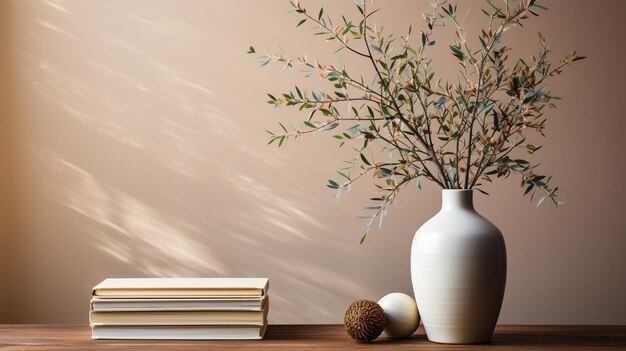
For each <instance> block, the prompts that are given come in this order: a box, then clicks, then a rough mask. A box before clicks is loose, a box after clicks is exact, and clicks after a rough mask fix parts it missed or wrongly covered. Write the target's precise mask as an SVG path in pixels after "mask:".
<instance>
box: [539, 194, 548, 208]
mask: <svg viewBox="0 0 626 351" xmlns="http://www.w3.org/2000/svg"><path fill="white" fill-rule="evenodd" d="M547 197H548V195H544V196H543V197H541V199H539V201H537V207H539V206H541V204H542V203H543V202H544V201H545V199H546V198H547Z"/></svg>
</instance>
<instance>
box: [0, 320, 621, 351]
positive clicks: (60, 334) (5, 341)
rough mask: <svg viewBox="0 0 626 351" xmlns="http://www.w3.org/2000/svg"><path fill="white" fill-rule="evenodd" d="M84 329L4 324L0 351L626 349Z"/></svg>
mask: <svg viewBox="0 0 626 351" xmlns="http://www.w3.org/2000/svg"><path fill="white" fill-rule="evenodd" d="M90 336H91V330H90V329H89V327H88V326H85V325H0V350H3V351H4V350H92V349H106V350H128V349H132V350H172V349H174V350H225V349H228V350H244V349H245V350H294V349H304V350H316V351H317V350H384V349H393V350H409V349H411V350H437V349H441V350H537V349H541V350H605V349H606V350H626V326H521V325H502V326H498V327H497V329H496V333H495V335H494V337H493V340H492V342H491V343H489V344H482V345H442V344H434V343H431V342H429V341H428V340H426V337H425V336H424V330H423V329H422V327H420V329H419V330H418V331H417V332H416V333H415V335H413V337H412V338H410V339H405V340H386V339H379V340H377V341H375V342H373V343H370V344H357V343H356V342H354V341H352V340H351V339H350V338H349V337H348V336H347V334H346V333H345V331H344V329H343V326H341V325H271V326H270V327H269V328H268V330H267V334H266V335H265V339H264V340H227V341H149V340H147V341H135V340H133V341H124V340H91V339H90Z"/></svg>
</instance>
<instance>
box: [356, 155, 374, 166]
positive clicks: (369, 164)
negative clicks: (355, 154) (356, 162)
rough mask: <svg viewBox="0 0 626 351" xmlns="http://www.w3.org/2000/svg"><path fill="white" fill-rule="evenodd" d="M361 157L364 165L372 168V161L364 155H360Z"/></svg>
mask: <svg viewBox="0 0 626 351" xmlns="http://www.w3.org/2000/svg"><path fill="white" fill-rule="evenodd" d="M359 156H361V161H363V163H365V164H366V165H368V166H371V165H372V164H371V163H370V161H368V160H367V158H365V155H363V154H359Z"/></svg>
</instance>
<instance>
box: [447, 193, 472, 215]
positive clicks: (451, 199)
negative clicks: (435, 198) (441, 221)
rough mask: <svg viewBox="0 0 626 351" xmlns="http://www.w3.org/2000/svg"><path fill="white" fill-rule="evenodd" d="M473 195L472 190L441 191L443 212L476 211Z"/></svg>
mask: <svg viewBox="0 0 626 351" xmlns="http://www.w3.org/2000/svg"><path fill="white" fill-rule="evenodd" d="M473 195H474V191H473V190H471V189H444V190H442V191H441V210H442V211H443V210H450V209H466V210H474V201H473Z"/></svg>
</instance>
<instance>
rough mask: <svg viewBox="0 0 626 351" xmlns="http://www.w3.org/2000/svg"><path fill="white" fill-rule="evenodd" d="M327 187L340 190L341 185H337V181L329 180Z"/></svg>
mask: <svg viewBox="0 0 626 351" xmlns="http://www.w3.org/2000/svg"><path fill="white" fill-rule="evenodd" d="M326 186H327V187H329V188H331V189H339V183H337V182H336V181H334V180H332V179H329V180H328V184H327V185H326Z"/></svg>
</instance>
